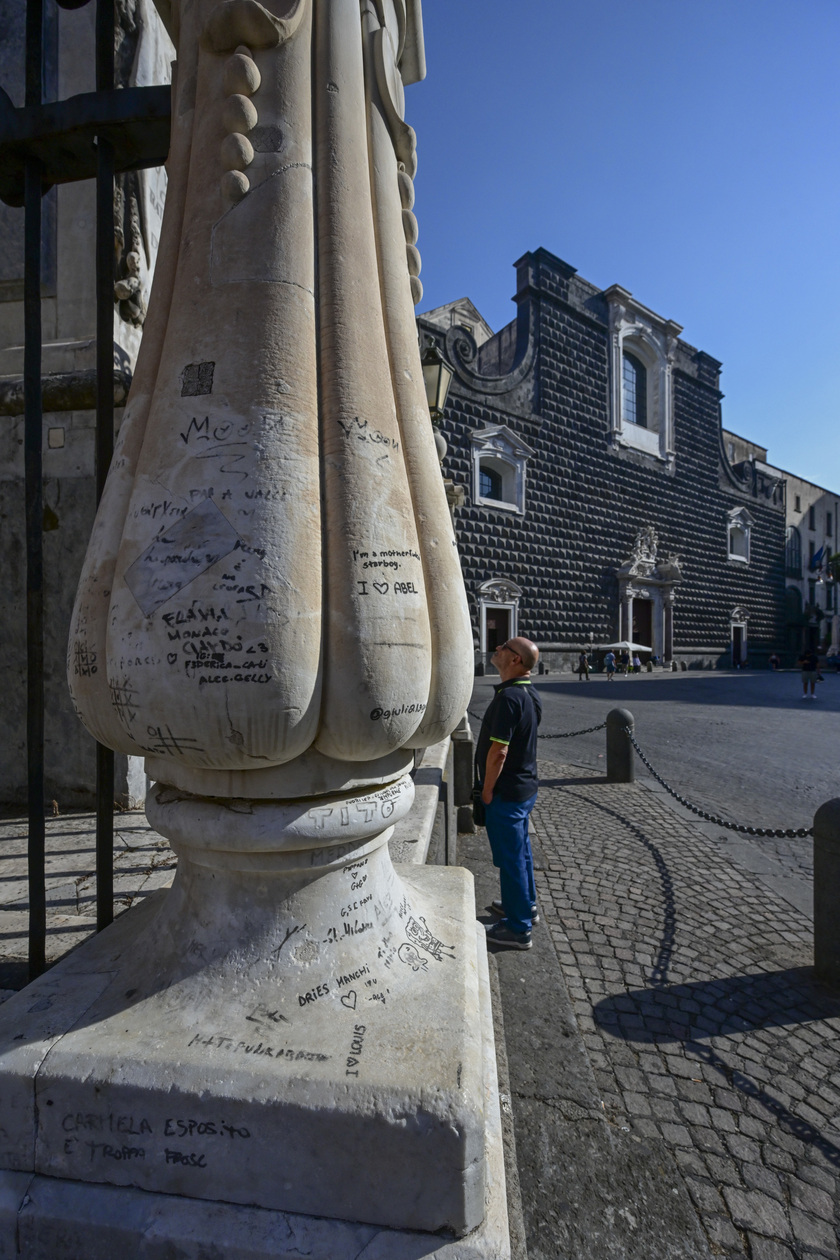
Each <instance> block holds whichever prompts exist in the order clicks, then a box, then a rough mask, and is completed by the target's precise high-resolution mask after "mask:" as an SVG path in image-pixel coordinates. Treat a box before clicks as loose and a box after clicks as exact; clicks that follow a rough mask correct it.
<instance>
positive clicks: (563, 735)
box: [468, 709, 607, 739]
mask: <svg viewBox="0 0 840 1260" xmlns="http://www.w3.org/2000/svg"><path fill="white" fill-rule="evenodd" d="M468 712H469V715H470V717H471V718H472V719H473V721H475V722H478V724H479V726H480V725H481V722H482V719H481V718H480V717H479V715H478V714H477V713H473V711H472V709H469V710H468ZM606 725H607V723H606V721H604V722H599V723H598V725H597V726H586V727H584V729H583V730H582V731H558V732H557V733H556V734H553V735H544V734H543V732H542V731H539V732H538V734H539V737H540V739H571V738H572V736H573V735H591V734H592V732H593V731H602V730H603V729H604V727H605V726H606Z"/></svg>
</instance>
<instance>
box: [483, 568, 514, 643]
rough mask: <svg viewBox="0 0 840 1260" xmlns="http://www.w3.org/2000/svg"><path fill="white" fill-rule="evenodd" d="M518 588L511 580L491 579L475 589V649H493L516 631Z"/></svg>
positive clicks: (512, 636) (511, 636)
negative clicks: (476, 592)
mask: <svg viewBox="0 0 840 1260" xmlns="http://www.w3.org/2000/svg"><path fill="white" fill-rule="evenodd" d="M521 596H522V590H521V588H520V587H519V586H517V585H516V583H515V582H510V581H508V580H507V579H505V578H493V579H491V580H490V581H488V582H482V584H481V586H479V588H478V612H479V628H478V630H479V640H478V641H479V651H480V652H481V654H482V656H485V655H487V654H488V653H492V652H495V650H496V648H497V647H498V646H499V644H500V643H504V642H505V641H506V640H507V639H511V638H514V637H515V635H517V634H518V633H519V628H518V623H519V600H520V598H521Z"/></svg>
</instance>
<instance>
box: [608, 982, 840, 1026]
mask: <svg viewBox="0 0 840 1260" xmlns="http://www.w3.org/2000/svg"><path fill="white" fill-rule="evenodd" d="M593 1014H594V1017H595V1022H596V1023H597V1024H598V1025H599V1026H600V1027H601V1028H603V1029H604V1031H605V1032H608V1033H610V1034H611V1035H612V1036H614V1037H621V1038H623V1039H624V1040H625V1041H634V1042H642V1043H644V1042H647V1043H650V1042H653V1043H655V1044H657V1045H662V1044H665V1043H667V1042H674V1041H679V1042H689V1041H691V1042H702V1041H707V1040H709V1039H710V1038H712V1037H726V1036H731V1035H733V1034H737V1033H745V1032H753V1031H755V1030H756V1029H759V1028H785V1027H790V1026H796V1025H800V1024H810V1023H814V1022H815V1021H817V1020H824V1019H837V1018H838V1017H840V995H838V994H837V993H836V992H833V991H832V990H830V989H828V988H826V987H825V986H824V985H821V984H819V983H818V982H817V981H816V980H815V979H814V973H813V970H812V968H810V967H790V968H788V969H787V970H785V971H771V972H758V973H755V974H752V975H745V976H727V977H726V978H725V979H722V980H697V981H693V982H692V983H689V984H663V985H657V986H656V987H654V988H650V989H635V990H630V991H629V992H627V993H622V994H619V995H617V996H615V997H608V998H603V999H602V1000H601V1001H600V1002H599V1003H598V1004H597V1006H596V1007H595V1009H594V1012H593Z"/></svg>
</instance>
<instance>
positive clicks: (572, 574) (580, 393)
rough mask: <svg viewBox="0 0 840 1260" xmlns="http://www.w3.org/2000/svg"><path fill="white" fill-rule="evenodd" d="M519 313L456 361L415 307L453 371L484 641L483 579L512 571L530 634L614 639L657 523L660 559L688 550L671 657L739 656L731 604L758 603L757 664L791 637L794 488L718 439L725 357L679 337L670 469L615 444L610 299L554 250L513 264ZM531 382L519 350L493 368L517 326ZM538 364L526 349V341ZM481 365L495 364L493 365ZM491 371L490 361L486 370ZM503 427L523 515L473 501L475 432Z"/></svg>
mask: <svg viewBox="0 0 840 1260" xmlns="http://www.w3.org/2000/svg"><path fill="white" fill-rule="evenodd" d="M517 275H518V293H517V296H516V301H517V305H518V315H517V319H516V320H515V321H514V324H513V325H510V326H508V328H506V329H503V330H502V332H501V333H499V334H497V338H494V341H495V340H498V341H499V342H500V343H501V344H503V346H504V348H505V353H494V347H493V346H492V345H490V344H488V345H487V346H484V347H482V348H481V351H480V352H479V353H478V354H477V355H476V356H475V357H474V359H473V361H472V363H470V364H468V369H467V371H463V370H461V366H459V364H458V362H457V356H453V353H452V351H453V340H454V338H455V337H456V335H457V334H455V333H454V332H450V333H449V335H448V337H447V336H445V335H444V333H443V332H442V330H441V329H440V328H438V327H435V326H432V325H429V324H425V323H424V322H423V320H422V317H421V318H420V332H421V336H423V337H427V336H432V337H434V338H435V340H436V341H437V342H438V344H439V345H440V346H441V349H442V350H443V351H444V353H445V354H448V357H449V358H450V359H452V358H455V359H456V362H455V364H454V366H455V367H456V375H455V378H454V380H453V383H452V387H451V389H450V394H449V399H448V402H447V407H446V413H445V418H444V421H443V431H444V434H445V437H446V440H447V443H448V452H447V455H446V458H445V460H444V464H443V471H444V474H445V476H446V477H447V478H452V479H453V480H454V481H455V482H456V483H460V484H461V485H463V486H464V487H465V488H466V492H467V501H466V505H465V506H464V507H463V508H460V509H458V510H457V511H456V514H455V518H456V532H457V536H458V544H459V547H460V551H461V556H462V563H463V569H464V577H465V581H466V586H467V592H468V596H469V599H470V604H471V611H472V616H473V625H474V629H475V637H476V646H478V626H479V612H478V600H477V594H476V592H477V588H478V587H479V585H480V584H481V583H482V582H485V581H487V580H489V579H492V578H507V579H509V580H511V581H513V582H515V583H516V584H517V585H518V586H519V587H521V588H522V591H523V594H522V598H521V600H520V605H519V630H520V632H521V633H523V634H527V635H528V636H529V637H531V638H533V639H535V640H536V641H537V642H538V643H540V644H542V645H549V644H558V645H560V644H562V645H564V647H566V648H567V650H568V649H572V648H574V647H575V646H578V645H580V646H584V645H586V644H588V643H589V641H590V639H589V636H590V632H591V633H592V635H593V637H594V643H595V644H596V645H597V644H598V643H605V642H608V641H609V640H611V639H613V638H614V637H615V636H616V635H617V633H618V603H619V594H618V582H617V579H616V570H617V568H618V567H619V566H620V565H621V564H622V563H623V562H624V561H626V560H627V559H628V558H629V556H630V554H631V549H632V546H633V543H634V539H635V537H636V533H637V531H638V530H639V529H641V528H644V527H647V526H653V528H654V529H655V530H656V532H657V534H658V538H659V557H660V558H661V557H664V556H666V555H667V554H668V553H672V552H674V553H677V554H678V555H679V557H680V562H681V565H682V573H683V580H682V582H681V583H680V584H679V585H678V586H677V587H676V602H675V606H674V647H675V657H676V658H677V659H680V657H682V658H683V659H685V660H687V661H689V662H691V663H697V664H700V663H703V664H707V665H709V664H728V663H729V662H730V659H731V657H730V620H731V614H732V612H733V609H735V608H736V607H740V608H742V609H744V610H745V612H746V613H747V614H748V617H749V619H748V647H749V661H750V663H753V664H763V663H766V658H767V656H768V655H769V654H770V653H771V652H772V651H776V650H780V649H781V647H782V645H783V642H784V540H785V515H784V494H783V491H782V492H779V490H778V489H777V491H776V497H775V501H774V500H773V499H772V498H771V497H770V495H769V491H768V493H766V494H765V493H764V490H763V489H759V491H758V492H756V491H754V489H750V488H744V486H743V484H742V483H739V481H738V478H737V476H735V475H734V474H733V471H732V469H730V468H729V467H728V464H727V461H726V457H725V454H724V452H723V449H722V445H721V438H720V426H721V413H720V399H721V394H720V392H719V382H718V376H719V371H720V364H719V363H718V362H717V361H716V360H715V359H713V358H711V356H709V355H707V354H705V353H703V352H701V351H697V350H695V349H694V348H693V347H692V346H689V345H688V344H687V343H685V342H683V341H679V342H678V343H677V350H676V362H675V366H674V372H673V414H674V437H675V449H676V459H675V463H674V466H673V468H672V469H671V470H668V469H667V468H666V467H665V466H664V465H663V464H662V463H660V462H659V461H657V460H655V459H653V458H652V457H650V456H646V455H643V454H641V453H638V452H636V451H631V450H627V449H624V448H617V447H616V446H615V445H613V444H611V441H610V423H609V408H610V381H609V372H610V366H609V353H608V351H609V345H608V337H609V329H608V322H607V321H608V314H607V301H606V299H605V298H604V296H603V295H602V294H601V293H599V291H598V290H597V289H596V288H595V287H594V286H592V285H590V284H588V283H587V282H586V281H584V280H582V279H581V278H580V277H578V276H577V275H576V273H575V272H574V270H573V269H572V268H571V267H569V266H568V265H567V264H566V263H563V262H562V261H561V260H560V259H558V258H555V257H554V256H553V255H551V254H549V253H548V252H547V251H545V250H538V251H536V253H534V254H528V255H525V257H524V258H523V259H521V260H520V262H519V263H518V264H517ZM516 329H518V335H519V341H518V345H517V352H516V357H518V358H519V360H522V357H523V348H524V347H525V346H526V344H527V345H528V346H529V348H530V352H531V353H532V355H533V362H532V363H531V365H530V368H529V370H528V372H527V373H526V375H525V377H524V378H523V379H521V380H520V379H518V378H517V379H513V378H516V363H515V361H514V362H513V376H512V378H511V388H510V389H509V390H505V389H504V388H503V386H504V381H503V379H502V378H500V377H498V376H496V377H495V378H492V379H490V380H489V381H488V382H487V383H486V384H483V383H482V380H481V378H480V377H479V375H478V374H479V373H482V372H483V374H484V375H485V376H489V375H490V373H492V372H493V371H496V372H498V369H499V366H500V365H502V364H503V363H504V362H508V363H509V362H511V361H512V360H513V359H514V356H512V355H511V354H510V353H509V348H510V346H511V344H512V339H513V334H514V331H515V330H516ZM526 360H527V353H526ZM485 365H486V366H485ZM488 367H489V372H488V370H487V368H488ZM485 424H490V425H496V424H504V425H506V426H507V427H508V428H509V429H511V430H512V431H513V432H514V433H515V434H516V435H517V436H518V437H520V438H521V439H522V440H524V441H525V442H526V443H528V445H529V446H531V447H532V448H533V449H534V451H535V454H534V455H533V457H532V458H530V459H529V461H528V464H527V479H526V498H525V513H524V516H522V515H518V514H516V513H514V512H511V511H505V510H501V509H494V508H492V507H487V506H484V505H476V504H475V503H474V502H473V484H472V482H473V471H472V455H471V444H470V435H471V431H473V430H476V429H481V428H482V427H483V426H484V425H485ZM738 507H746V508H747V510H748V511H749V512H750V514H751V516H752V518H753V522H754V523H753V527H752V535H751V555H750V563H749V565H743V564H739V563H738V562H737V561H731V560H729V558H728V554H727V553H728V546H727V513H728V512H729V511H730V510H731V509H732V508H738Z"/></svg>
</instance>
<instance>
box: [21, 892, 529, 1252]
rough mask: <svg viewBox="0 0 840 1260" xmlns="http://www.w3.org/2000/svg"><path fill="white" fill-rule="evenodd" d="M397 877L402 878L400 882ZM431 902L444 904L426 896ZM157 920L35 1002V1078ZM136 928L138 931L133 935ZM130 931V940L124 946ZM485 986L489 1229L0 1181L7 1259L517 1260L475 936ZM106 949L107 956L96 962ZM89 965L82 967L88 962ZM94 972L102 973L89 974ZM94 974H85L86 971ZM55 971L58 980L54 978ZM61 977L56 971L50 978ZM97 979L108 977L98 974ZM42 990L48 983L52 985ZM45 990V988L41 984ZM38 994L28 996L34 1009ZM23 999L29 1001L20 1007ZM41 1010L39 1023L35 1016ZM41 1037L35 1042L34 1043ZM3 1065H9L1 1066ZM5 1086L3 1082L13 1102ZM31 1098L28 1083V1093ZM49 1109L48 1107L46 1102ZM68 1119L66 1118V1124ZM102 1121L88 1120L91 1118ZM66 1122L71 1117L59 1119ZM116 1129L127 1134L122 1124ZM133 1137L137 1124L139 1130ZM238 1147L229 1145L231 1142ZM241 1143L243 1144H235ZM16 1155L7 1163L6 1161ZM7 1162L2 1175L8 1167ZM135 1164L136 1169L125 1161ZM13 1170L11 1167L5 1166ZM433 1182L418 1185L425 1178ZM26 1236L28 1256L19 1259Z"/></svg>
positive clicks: (479, 1025)
mask: <svg viewBox="0 0 840 1260" xmlns="http://www.w3.org/2000/svg"><path fill="white" fill-rule="evenodd" d="M400 874H405V872H404V871H403V870H401V872H400ZM441 874H445V872H441V871H435V870H433V869H431V868H426V869H424V870H418V871H413V872H411V876H412V878H413V879H414V880H415V881H417V882H418V883H419V884H420V885H422V884H423V883H424V882H426V879H425V877H427V876H432V877H433V878H432V881H431V884H432V885H435V884H436V883H439V880H436V879H435V878H434V877H435V876H440V875H441ZM428 891H433V892H436V891H437V890H436V889H433V888H431V887H430V888H429V889H428ZM153 913H154V906H153V905H149V904H147V905H146V906H145V907H143V908H141V909H140V910H138V911H135V912H134V913H133V914H132V915H130V916H127V917H126V918H124V919H123V920H122V921H121V922H120V923H119V924H117V925H115V927H114V928H112V929H110V930H109V933H106V934H105V935H106V936H109V935H110V936H111V938H112V946H114V947H115V948H112V949H111V950H110V951H108V950H103V949H101V946H102V944H103V937H101V936H100V937H99V938H97V940H96V941H93V942H91V943H90V944H89V945H87V946H86V947H85V949H84V950H82V951H79V952H78V953H77V954H76V956H75V961H76V962H77V963H78V964H80V966H79V967H78V969H77V970H75V971H74V970H72V969H71V968H70V967H68V964H69V963H70V962H71V961H72V960H69V959H68V960H66V962H65V963H64V964H62V968H63V969H64V970H65V975H64V976H63V978H62V981H61V983H60V984H59V985H55V986H53V987H52V988H51V989H50V990H49V991H48V992H44V993H42V994H41V995H40V997H39V998H37V999H36V1001H35V1002H32V1001H30V1002H29V1008H30V1009H29V1014H28V1017H27V1018H28V1022H29V1023H31V1024H33V1025H37V1028H36V1027H34V1026H33V1029H32V1032H31V1033H30V1034H29V1037H31V1038H32V1044H33V1045H34V1047H35V1048H34V1051H33V1052H32V1053H30V1055H29V1056H28V1057H26V1058H25V1060H19V1063H18V1065H19V1067H21V1066H23V1064H24V1062H25V1063H27V1064H28V1065H29V1070H30V1073H31V1072H32V1071H34V1070H35V1066H36V1065H37V1062H39V1061H42V1060H43V1058H44V1055H45V1054H46V1052H47V1050H48V1049H49V1047H50V1045H55V1044H56V1042H57V1040H58V1037H59V1035H60V1034H58V1032H57V1030H58V1029H59V1028H60V1027H61V1025H62V1023H63V1024H65V1025H67V1024H70V1023H72V1022H73V1019H74V1016H76V1017H78V1016H79V1014H80V1010H81V1008H82V1007H83V1006H84V1003H85V1002H86V1001H90V1000H91V998H92V997H93V996H95V994H96V991H97V989H98V987H99V983H98V982H97V980H96V979H95V977H96V975H97V973H96V970H95V968H96V967H102V968H105V969H106V970H107V968H108V966H109V965H110V966H113V965H114V964H115V963H118V960H119V956H120V954H121V953H124V952H129V951H130V950H131V947H132V944H133V941H134V938H135V935H136V932H137V930H138V929H139V928H140V927H141V920H143V919H144V918H145V919H148V918H149V917H150V915H152V914H153ZM132 925H133V927H134V931H132V932H126V929H127V928H128V927H131V926H132ZM118 929H122V933H121V935H122V938H123V939H122V940H121V941H119V942H117V941H116V939H115V938H116V937H117V936H118V935H120V933H119V931H118ZM476 939H477V945H478V946H479V949H478V951H477V954H476V961H477V964H478V966H477V979H478V1018H477V1022H476V1025H475V1027H474V1029H473V1033H474V1035H475V1037H476V1038H477V1039H478V1040H479V1042H480V1057H481V1066H482V1084H481V1090H482V1095H483V1099H484V1131H483V1136H484V1148H485V1167H486V1177H485V1188H484V1219H483V1221H482V1223H481V1225H480V1226H479V1227H478V1228H476V1229H475V1230H473V1231H472V1232H470V1233H468V1234H467V1235H466V1236H464V1237H461V1238H455V1237H452V1236H449V1237H446V1236H445V1235H444V1236H441V1235H430V1234H428V1233H418V1232H417V1231H412V1230H393V1229H382V1228H379V1227H377V1226H375V1225H365V1224H358V1223H352V1222H348V1221H340V1220H335V1219H333V1220H325V1219H317V1218H313V1217H312V1216H305V1215H301V1214H297V1213H289V1212H283V1211H271V1210H266V1209H263V1208H257V1207H253V1206H237V1205H234V1204H231V1203H229V1202H216V1203H208V1202H206V1201H200V1200H198V1199H195V1198H191V1197H184V1196H183V1195H179V1194H177V1193H175V1194H160V1193H155V1192H148V1191H144V1190H140V1189H137V1188H132V1187H130V1186H128V1187H119V1186H116V1185H97V1184H93V1183H90V1182H86V1181H81V1180H79V1181H76V1180H71V1179H67V1178H63V1177H60V1176H59V1177H54V1176H50V1177H44V1176H42V1175H35V1176H32V1175H31V1174H30V1173H24V1172H10V1171H4V1172H0V1258H3V1260H5V1257H6V1256H7V1255H8V1256H9V1257H12V1256H14V1257H16V1260H17V1258H18V1257H20V1258H22V1260H78V1257H80V1256H84V1257H85V1260H113V1257H114V1256H115V1255H119V1254H125V1255H131V1256H132V1257H137V1260H152V1258H153V1257H154V1258H155V1260H157V1257H159V1256H162V1255H165V1254H169V1251H167V1248H169V1249H171V1248H172V1247H176V1246H177V1247H178V1248H179V1255H180V1256H181V1257H182V1260H204V1258H205V1257H206V1256H207V1254H208V1248H210V1247H216V1248H217V1249H220V1251H221V1253H222V1254H225V1255H230V1256H236V1257H237V1260H270V1258H273V1257H286V1256H288V1257H292V1256H295V1255H301V1254H305V1255H307V1256H309V1257H310V1260H345V1257H346V1260H351V1258H352V1260H432V1258H433V1257H434V1258H436V1260H509V1257H510V1247H509V1242H508V1227H507V1205H506V1198H505V1179H504V1160H503V1151H502V1134H501V1122H500V1114H499V1099H498V1085H497V1079H496V1062H495V1047H494V1042H493V1025H492V1012H491V1008H490V989H489V980H488V973H487V958H486V953H485V950H484V940H483V932H481V930H480V929H479V930H478V931H477V932H476ZM97 945H99V946H100V952H101V956H100V957H99V959H98V960H94V959H93V957H92V952H93V950H94V947H95V946H97ZM83 954H84V955H86V956H85V957H84V958H83V957H82V955H83ZM91 968H93V969H94V970H91ZM86 969H87V970H86ZM56 970H59V969H56ZM52 974H53V975H55V971H54V972H53V973H52ZM99 974H100V975H101V973H99ZM44 979H45V980H46V977H45V978H44ZM38 983H39V985H40V984H41V983H42V982H38ZM60 989H65V990H68V991H70V992H71V993H72V994H73V995H74V1000H75V1007H73V1006H72V1004H71V1006H70V1007H62V1008H61V1009H59V1008H58V1006H57V1005H56V998H57V996H58V992H59V990H60ZM32 992H33V991H32V990H30V991H29V993H30V997H31V995H32ZM20 996H21V997H23V996H24V995H20ZM36 1006H40V1007H41V1008H42V1009H41V1010H40V1011H35V1010H33V1009H31V1008H34V1007H36ZM36 1032H37V1033H38V1034H39V1035H40V1041H38V1040H37V1039H36V1038H35V1036H34V1035H33V1034H35V1033H36ZM5 1058H6V1056H5V1055H4V1060H5ZM7 1083H8V1076H7V1077H6V1079H5V1080H3V1081H0V1088H2V1089H3V1094H4V1097H6V1085H7ZM29 1088H30V1095H31V1083H30V1087H29ZM44 1101H46V1100H44ZM65 1114H66V1113H65ZM97 1114H98V1113H96V1112H90V1113H87V1112H85V1113H82V1115H83V1116H87V1115H90V1116H95V1115H97ZM62 1119H63V1117H62ZM118 1123H119V1122H118ZM133 1127H135V1128H137V1127H138V1126H137V1124H136V1117H135V1123H134V1126H133ZM148 1136H149V1135H147V1134H142V1135H140V1134H125V1135H124V1136H123V1137H122V1138H118V1139H116V1141H119V1142H122V1141H125V1142H126V1143H131V1142H139V1141H140V1140H141V1138H142V1140H144V1141H145V1140H148ZM231 1140H233V1139H231ZM239 1140H240V1141H245V1139H239ZM286 1145H287V1144H286V1142H285V1141H284V1140H283V1139H282V1138H281V1139H280V1140H279V1141H277V1142H276V1144H274V1145H273V1146H269V1147H268V1148H267V1150H264V1157H265V1158H266V1160H267V1161H272V1162H277V1161H278V1160H280V1159H282V1157H283V1152H284V1150H285V1149H286ZM7 1155H8V1150H7V1151H6V1156H7ZM5 1162H6V1161H5V1159H4V1158H3V1157H2V1156H0V1167H2V1165H3V1164H4V1163H5ZM129 1162H130V1161H129ZM6 1166H7V1167H8V1164H7V1165H6ZM425 1175H426V1173H425V1171H424V1172H422V1173H421V1176H425ZM18 1232H19V1237H20V1243H21V1249H20V1251H18V1250H17V1248H16V1243H15V1237H16V1235H17V1234H18Z"/></svg>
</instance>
